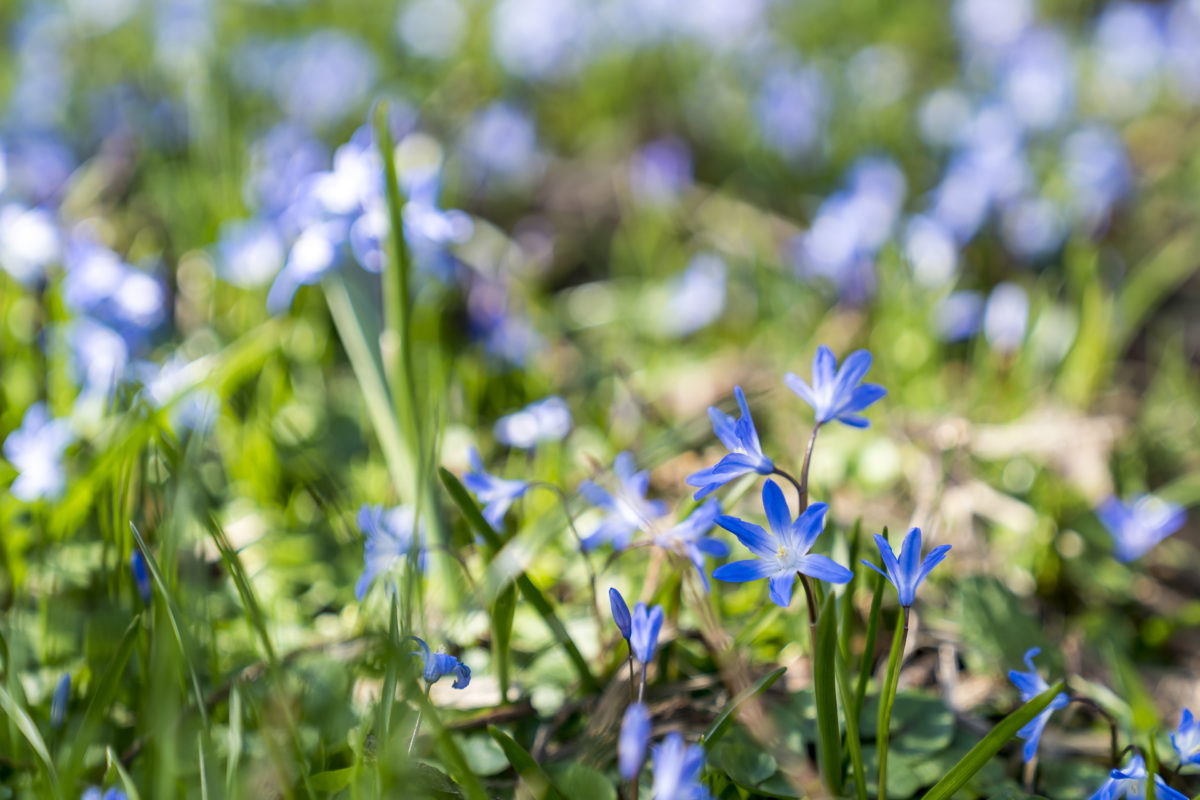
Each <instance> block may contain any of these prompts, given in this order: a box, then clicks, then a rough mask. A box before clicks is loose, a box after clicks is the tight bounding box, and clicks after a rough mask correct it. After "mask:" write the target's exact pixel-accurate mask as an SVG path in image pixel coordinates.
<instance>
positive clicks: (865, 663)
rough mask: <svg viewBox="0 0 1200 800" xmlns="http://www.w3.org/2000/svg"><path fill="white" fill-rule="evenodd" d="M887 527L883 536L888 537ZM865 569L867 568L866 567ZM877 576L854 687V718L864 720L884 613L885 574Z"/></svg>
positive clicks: (875, 576) (875, 575)
mask: <svg viewBox="0 0 1200 800" xmlns="http://www.w3.org/2000/svg"><path fill="white" fill-rule="evenodd" d="M887 535H888V532H887V528H884V529H883V538H885V539H886V538H887ZM864 569H865V568H864ZM871 574H872V575H873V576H874V578H875V593H874V595H872V596H871V611H870V612H869V613H868V614H867V634H866V639H865V642H864V644H863V654H862V659H861V660H860V661H859V663H858V686H857V687H856V688H855V689H854V710H853V713H854V718H855V719H857V720H859V722H861V721H862V708H863V701H864V700H866V697H867V682H868V681H869V680H870V679H871V668H872V667H873V666H874V665H875V663H874V662H875V647H876V643H877V641H878V639H879V617H880V615H881V614H882V613H883V584H884V579H883V576H882V575H880V574H879V573H878V572H875V571H872V572H871Z"/></svg>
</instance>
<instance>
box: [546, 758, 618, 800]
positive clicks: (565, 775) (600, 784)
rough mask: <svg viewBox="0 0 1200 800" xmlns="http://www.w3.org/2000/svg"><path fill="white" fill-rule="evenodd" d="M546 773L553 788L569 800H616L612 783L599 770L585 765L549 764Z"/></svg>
mask: <svg viewBox="0 0 1200 800" xmlns="http://www.w3.org/2000/svg"><path fill="white" fill-rule="evenodd" d="M546 772H547V773H548V774H549V775H550V780H552V781H553V782H554V786H555V788H557V789H558V791H559V792H561V793H562V795H563V796H564V797H569V798H571V800H617V790H616V787H614V786H613V785H612V781H610V780H609V779H608V778H607V777H606V776H605V775H604V773H603V772H601V771H600V770H598V769H595V768H593V767H589V766H587V765H586V764H579V763H574V762H572V763H558V764H550V765H548V766H547V767H546Z"/></svg>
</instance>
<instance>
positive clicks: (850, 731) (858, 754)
mask: <svg viewBox="0 0 1200 800" xmlns="http://www.w3.org/2000/svg"><path fill="white" fill-rule="evenodd" d="M842 624H843V625H845V624H846V623H845V620H843V621H842ZM836 666H837V684H838V694H839V695H840V696H841V699H842V710H843V711H845V712H846V749H847V750H848V751H849V752H850V766H851V768H853V770H854V794H855V796H856V797H857V798H858V800H867V778H866V770H865V769H864V768H863V757H862V739H861V737H860V736H859V732H858V717H856V716H855V715H853V714H851V713H849V711H850V709H851V708H853V706H854V701H853V698H852V697H851V695H850V672H849V670H848V669H847V668H846V658H845V656H843V655H842V652H841V650H839V651H838V653H837V661H836Z"/></svg>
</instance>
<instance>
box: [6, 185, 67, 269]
mask: <svg viewBox="0 0 1200 800" xmlns="http://www.w3.org/2000/svg"><path fill="white" fill-rule="evenodd" d="M60 255H61V244H60V241H59V231H58V223H57V220H55V218H54V216H53V215H52V214H51V213H50V212H48V211H46V210H44V209H41V208H26V207H25V206H23V205H21V204H20V203H8V204H7V205H5V206H4V207H3V208H0V268H2V269H3V270H4V271H5V272H7V273H8V274H9V275H11V276H12V277H13V279H14V280H16V281H17V282H18V283H21V284H24V285H26V286H32V285H34V284H35V283H37V282H38V281H40V280H42V278H43V277H44V276H45V274H46V268H47V267H49V266H50V265H51V264H54V263H55V262H57V261H58V259H59V257H60Z"/></svg>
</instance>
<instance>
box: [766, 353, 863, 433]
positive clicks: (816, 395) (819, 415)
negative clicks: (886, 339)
mask: <svg viewBox="0 0 1200 800" xmlns="http://www.w3.org/2000/svg"><path fill="white" fill-rule="evenodd" d="M870 368H871V354H870V353H868V352H867V351H866V350H855V351H854V352H853V353H851V354H850V355H849V356H847V357H846V360H845V361H844V362H843V363H842V367H841V369H838V366H837V358H836V357H835V356H834V355H833V351H832V350H830V349H829V348H828V347H826V346H825V345H821V346H820V347H818V348H817V353H816V355H815V356H813V367H812V385H811V386H809V385H808V384H807V383H805V382H804V379H803V378H801V377H800V376H799V375H797V374H795V373H794V372H789V373H788V374H787V375H784V376H783V382H784V383H786V384H787V387H788V388H789V389H791V390H792V391H793V392H795V393H796V394H797V395H799V396H800V399H801V400H803V401H804V402H806V403H808V404H809V405H810V406H812V409H813V411H814V412H815V414H816V419H817V425H824V424H825V423H826V422H829V421H830V420H832V419H836V420H837V421H838V422H841V423H843V424H845V425H850V426H852V427H855V428H866V427H867V426H869V425H870V424H871V423H870V422H869V421H868V420H867V419H866V418H865V417H862V416H859V415H858V414H857V412H859V411H862V410H863V409H865V408H866V407H867V406H869V405H871V404H872V403H874V402H875V401H876V400H878V399H880V398H881V397H883V396H884V395H886V394H887V389H884V388H883V387H882V386H879V385H877V384H874V383H864V384H861V385H859V381H861V380H862V379H863V376H864V375H866V374H867V370H869V369H870Z"/></svg>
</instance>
